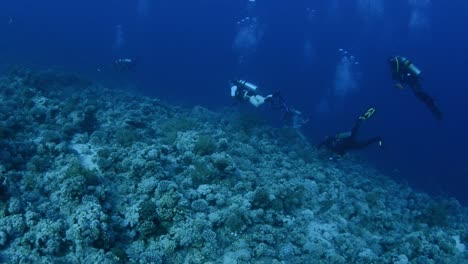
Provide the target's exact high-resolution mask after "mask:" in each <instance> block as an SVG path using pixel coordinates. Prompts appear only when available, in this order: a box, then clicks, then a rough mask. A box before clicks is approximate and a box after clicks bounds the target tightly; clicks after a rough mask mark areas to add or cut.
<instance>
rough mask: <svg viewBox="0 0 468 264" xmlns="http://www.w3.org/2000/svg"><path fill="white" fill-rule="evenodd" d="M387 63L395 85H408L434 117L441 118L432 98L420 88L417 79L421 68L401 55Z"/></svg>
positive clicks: (401, 87)
mask: <svg viewBox="0 0 468 264" xmlns="http://www.w3.org/2000/svg"><path fill="white" fill-rule="evenodd" d="M388 63H389V65H390V69H391V71H392V78H393V79H394V80H395V81H397V83H396V84H395V86H396V87H398V88H400V89H403V85H404V84H406V85H408V86H409V87H410V88H411V90H412V91H413V93H414V95H415V96H416V97H417V98H419V100H421V101H423V102H424V103H425V104H426V106H427V107H428V108H429V110H431V112H432V114H433V115H434V117H435V118H436V119H438V120H441V119H442V112H441V111H440V110H439V108H438V107H437V106H436V104H435V102H434V99H433V98H432V97H431V96H430V95H429V94H427V93H426V92H424V91H423V90H422V88H421V84H420V80H419V75H420V74H421V70H419V69H418V68H417V67H416V66H415V65H414V64H413V63H412V62H411V61H410V60H408V59H407V58H405V57H401V56H395V57H391V58H389V59H388Z"/></svg>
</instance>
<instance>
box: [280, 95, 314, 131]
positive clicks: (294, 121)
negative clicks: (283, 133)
mask: <svg viewBox="0 0 468 264" xmlns="http://www.w3.org/2000/svg"><path fill="white" fill-rule="evenodd" d="M271 105H272V107H273V108H274V109H279V110H280V111H281V114H282V118H281V119H282V120H283V122H284V123H285V124H286V126H289V127H292V128H301V127H302V126H303V125H304V124H306V123H308V122H309V118H305V117H303V116H302V112H301V111H299V110H297V109H294V108H292V107H290V106H288V105H287V104H286V102H285V101H284V98H283V96H282V95H281V93H279V92H276V93H274V94H273V96H272V100H271Z"/></svg>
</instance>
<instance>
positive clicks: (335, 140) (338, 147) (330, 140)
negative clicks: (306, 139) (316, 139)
mask: <svg viewBox="0 0 468 264" xmlns="http://www.w3.org/2000/svg"><path fill="white" fill-rule="evenodd" d="M374 113H375V108H369V110H367V112H366V113H365V114H364V115H362V116H360V117H359V118H358V119H357V120H356V123H355V124H354V126H353V128H352V130H351V131H348V132H343V133H338V134H336V135H334V136H328V137H326V138H325V140H323V141H322V142H320V144H319V145H318V146H317V148H322V147H326V148H327V149H328V150H330V151H331V152H333V153H334V154H337V155H340V156H342V155H344V154H345V153H346V152H348V151H349V150H353V149H362V148H365V147H367V146H369V145H372V144H378V145H379V146H380V147H382V138H381V137H374V138H370V139H368V140H365V141H357V140H356V137H357V134H358V130H359V128H360V127H361V124H362V122H363V121H364V120H367V119H369V118H370V117H371V116H372V115H373V114H374ZM330 159H333V157H330Z"/></svg>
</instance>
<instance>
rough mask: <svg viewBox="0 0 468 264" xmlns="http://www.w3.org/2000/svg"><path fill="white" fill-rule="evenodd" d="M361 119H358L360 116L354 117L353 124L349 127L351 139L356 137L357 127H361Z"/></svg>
mask: <svg viewBox="0 0 468 264" xmlns="http://www.w3.org/2000/svg"><path fill="white" fill-rule="evenodd" d="M362 121H363V119H360V118H358V119H356V122H355V123H354V126H353V128H352V129H351V136H350V138H351V139H354V138H356V136H357V133H358V131H359V128H360V127H361V124H362Z"/></svg>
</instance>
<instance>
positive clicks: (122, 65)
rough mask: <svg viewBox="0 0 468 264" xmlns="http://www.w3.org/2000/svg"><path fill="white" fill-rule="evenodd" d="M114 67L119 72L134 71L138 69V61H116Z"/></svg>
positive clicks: (129, 59) (126, 59)
mask: <svg viewBox="0 0 468 264" xmlns="http://www.w3.org/2000/svg"><path fill="white" fill-rule="evenodd" d="M113 67H114V69H115V70H116V71H118V72H128V71H132V70H134V69H135V67H136V59H131V58H120V59H116V60H115V61H114V63H113Z"/></svg>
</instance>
